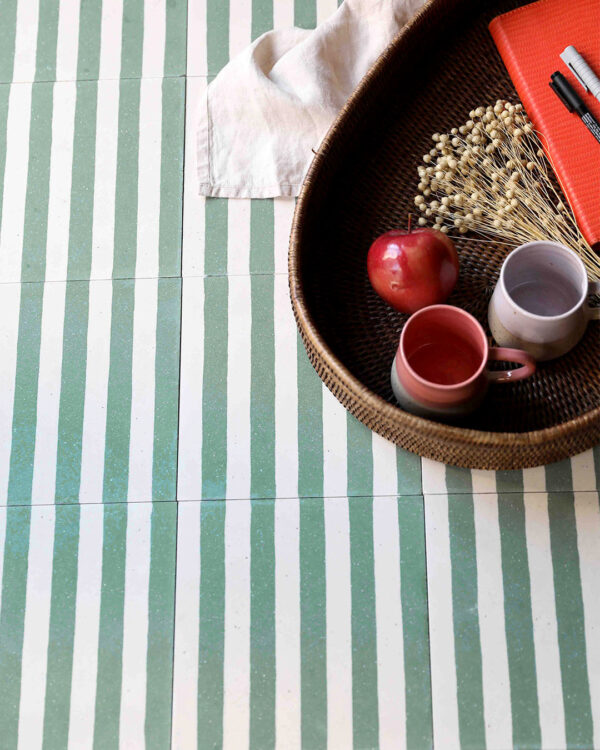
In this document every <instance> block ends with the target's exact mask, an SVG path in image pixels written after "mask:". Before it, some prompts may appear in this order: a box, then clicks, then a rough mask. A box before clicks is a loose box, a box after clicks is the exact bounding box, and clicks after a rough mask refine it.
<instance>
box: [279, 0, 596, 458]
mask: <svg viewBox="0 0 600 750" xmlns="http://www.w3.org/2000/svg"><path fill="white" fill-rule="evenodd" d="M457 5H460V1H459V2H456V0H455V1H454V2H452V0H450V1H448V0H428V1H427V2H426V3H425V4H424V5H423V6H422V7H421V8H420V9H419V10H418V11H417V12H416V13H415V15H414V16H413V17H412V19H411V20H410V21H409V22H408V23H407V24H406V25H405V26H404V27H403V28H402V30H401V31H400V32H399V34H398V35H397V36H396V37H395V38H394V40H393V41H392V42H391V43H390V45H389V46H388V47H387V48H386V50H384V52H383V53H382V54H381V55H380V56H379V58H378V59H377V60H376V61H375V63H374V64H373V66H372V67H371V68H370V70H369V71H368V72H367V74H366V75H365V76H364V78H363V79H362V80H361V82H360V83H359V85H358V87H357V88H356V89H355V90H354V92H353V93H352V94H351V96H350V97H349V99H348V100H347V102H346V103H345V105H344V106H343V108H342V109H341V111H340V113H339V114H338V116H337V118H336V120H335V121H334V123H333V124H332V126H331V127H330V129H329V131H328V132H327V134H326V136H325V137H324V139H323V141H322V142H321V144H320V146H319V149H318V150H317V152H316V154H315V156H314V158H313V160H312V162H311V165H310V167H309V170H308V172H307V174H306V177H305V179H304V182H303V184H302V188H301V190H300V194H299V197H298V200H297V203H296V208H295V211H294V217H293V222H292V229H291V234H290V243H289V254H288V280H289V291H290V298H291V302H292V308H293V312H294V316H295V319H296V323H297V326H298V328H299V330H300V333H301V336H302V339H303V343H304V346H305V347H306V348H307V350H308V353H309V357H310V350H309V346H310V348H312V349H314V350H315V351H316V352H317V353H318V356H319V357H320V358H321V359H322V360H323V364H324V366H325V367H326V368H327V369H328V370H330V371H331V373H332V374H333V375H334V377H335V378H336V379H337V380H339V381H341V384H342V385H343V386H344V387H345V388H346V390H348V391H349V393H350V395H351V396H352V397H353V398H354V399H366V400H367V401H368V402H370V403H369V404H368V405H369V406H370V407H373V408H376V409H377V411H379V412H380V413H381V416H382V418H383V419H386V420H388V421H390V422H394V423H395V424H396V426H397V428H398V429H402V428H406V429H407V430H408V431H410V432H414V433H419V434H420V435H422V436H423V437H424V438H426V437H427V434H428V433H429V434H430V435H431V436H433V434H435V437H436V439H438V440H447V441H448V442H449V443H454V444H461V445H464V446H473V447H476V446H477V447H478V448H483V447H485V446H488V447H489V448H494V447H503V446H506V447H508V446H510V447H512V448H515V449H518V448H520V447H522V448H528V447H533V446H543V445H549V444H553V443H555V442H556V441H557V440H561V439H563V440H564V439H565V438H568V437H573V436H575V435H578V436H579V437H580V439H581V443H582V444H584V443H586V440H585V429H586V427H590V426H591V425H597V424H598V422H600V406H598V407H596V408H594V409H592V410H591V411H589V412H586V413H585V414H582V415H580V416H578V417H575V418H573V419H571V420H569V421H567V422H561V423H559V424H557V425H553V426H552V427H545V428H543V429H539V430H532V431H529V432H490V431H485V430H475V429H472V428H463V427H457V426H454V425H447V424H443V423H440V422H434V421H432V420H429V419H425V418H422V417H418V416H415V415H412V414H410V413H408V412H405V411H404V410H402V409H400V408H399V407H398V406H395V405H393V404H391V403H389V402H387V401H385V400H384V399H383V398H382V397H381V396H379V395H377V394H376V393H374V392H373V391H371V390H370V389H368V388H367V387H366V386H365V385H364V384H363V383H362V382H361V381H360V380H358V378H356V377H355V376H354V375H352V373H351V372H350V371H349V370H348V368H347V367H346V366H345V365H344V364H343V363H342V362H341V360H339V359H338V358H337V357H336V356H335V355H334V354H333V352H332V350H331V349H330V348H329V346H328V345H327V343H326V342H325V340H324V339H323V337H322V336H321V334H320V332H319V330H318V328H317V327H316V325H315V322H314V320H313V318H312V316H311V314H310V312H309V310H308V307H307V305H306V301H305V297H304V292H303V289H302V284H301V282H300V274H299V271H300V259H299V254H300V245H301V240H302V235H303V218H304V215H305V213H306V204H307V201H308V199H309V197H310V192H311V186H312V184H313V182H315V181H316V178H317V177H318V174H319V171H320V170H321V168H322V166H323V164H324V162H325V161H326V157H327V154H328V152H329V150H330V148H331V145H332V143H333V142H334V140H335V138H336V136H337V133H338V130H340V129H341V128H342V127H343V126H344V125H345V124H346V123H347V121H348V120H349V119H350V118H351V117H352V116H353V115H354V111H355V109H356V107H357V103H358V102H360V100H361V99H362V97H363V96H364V94H365V93H366V92H367V91H368V89H369V87H370V85H371V82H372V81H373V79H374V78H376V77H377V76H378V75H380V74H381V73H382V71H383V70H384V69H385V67H386V63H387V60H388V58H389V57H390V55H391V54H392V52H395V51H396V49H397V48H398V47H400V46H401V45H403V44H405V43H406V40H407V39H409V38H410V37H411V35H412V34H414V33H416V32H417V31H418V30H419V28H420V27H421V25H422V24H423V23H425V22H426V21H427V20H428V17H429V16H430V15H431V14H432V13H433V12H434V11H436V12H437V11H438V8H439V6H442V7H443V6H447V7H448V8H452V7H456V6H457ZM310 358H311V361H312V357H310ZM313 366H314V362H313ZM315 369H317V368H315ZM317 372H319V370H318V369H317ZM319 377H321V375H320V373H319ZM321 379H323V378H321ZM326 385H327V387H328V388H329V389H330V390H332V389H331V388H330V387H329V385H328V384H327V383H326ZM334 395H336V398H338V400H340V401H341V399H340V398H339V397H338V396H337V394H335V393H334ZM344 406H345V407H346V408H347V409H349V407H348V405H347V404H344ZM349 410H350V411H352V410H351V409H349ZM358 418H359V419H360V417H358ZM361 421H363V420H361ZM367 426H369V428H370V429H372V430H373V431H375V432H377V429H376V428H374V427H372V426H371V425H367ZM596 443H597V440H596V438H595V437H592V436H591V435H590V441H589V445H588V446H587V447H588V448H589V447H591V446H593V445H595V444H596ZM559 452H560V451H559ZM422 455H424V454H422ZM562 455H563V457H565V458H566V457H568V456H570V455H574V454H572V453H570V452H569V451H568V449H567V447H566V446H565V451H564V453H563V454H562ZM501 463H502V462H501ZM504 463H506V462H504ZM527 465H534V464H529V463H527ZM538 465H539V464H538Z"/></svg>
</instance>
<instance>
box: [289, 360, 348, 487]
mask: <svg viewBox="0 0 600 750" xmlns="http://www.w3.org/2000/svg"><path fill="white" fill-rule="evenodd" d="M302 356H306V355H304V354H302ZM322 391H323V495H324V496H325V497H340V496H341V495H345V494H346V493H347V483H348V471H347V465H348V448H347V443H348V428H347V419H348V417H347V412H346V410H345V409H344V407H343V406H342V405H341V404H340V402H339V401H338V400H337V399H336V397H335V396H334V395H333V393H332V392H331V391H330V390H329V388H327V387H326V386H325V385H324V384H323V386H322ZM298 397H299V398H302V395H301V394H299V395H298Z"/></svg>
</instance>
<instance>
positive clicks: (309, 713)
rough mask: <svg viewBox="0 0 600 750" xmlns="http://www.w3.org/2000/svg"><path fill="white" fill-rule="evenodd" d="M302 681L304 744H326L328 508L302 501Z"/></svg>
mask: <svg viewBox="0 0 600 750" xmlns="http://www.w3.org/2000/svg"><path fill="white" fill-rule="evenodd" d="M300 681H301V711H302V717H301V732H302V748H304V749H305V750H320V748H326V747H327V598H326V579H325V508H324V501H323V499H322V498H315V499H304V500H301V501H300Z"/></svg>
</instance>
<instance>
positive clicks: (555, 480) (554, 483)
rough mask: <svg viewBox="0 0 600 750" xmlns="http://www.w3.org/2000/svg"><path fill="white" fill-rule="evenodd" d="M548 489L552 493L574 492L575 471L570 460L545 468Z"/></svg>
mask: <svg viewBox="0 0 600 750" xmlns="http://www.w3.org/2000/svg"><path fill="white" fill-rule="evenodd" d="M545 472H546V487H547V488H548V490H550V491H552V492H565V491H566V492H571V491H572V490H573V469H572V467H571V460H570V459H569V458H567V459H565V460H564V461H560V462H559V463H556V464H550V465H548V466H546V467H545Z"/></svg>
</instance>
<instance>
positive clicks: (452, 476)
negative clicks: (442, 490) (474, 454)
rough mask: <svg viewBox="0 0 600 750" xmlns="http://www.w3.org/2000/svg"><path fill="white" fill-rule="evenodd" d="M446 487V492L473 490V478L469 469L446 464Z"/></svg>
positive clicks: (469, 492) (467, 491)
mask: <svg viewBox="0 0 600 750" xmlns="http://www.w3.org/2000/svg"><path fill="white" fill-rule="evenodd" d="M446 489H447V491H448V492H456V493H459V492H460V493H462V492H464V493H467V494H469V495H470V494H471V493H472V492H473V480H472V477H471V470H470V469H462V468H461V467H460V466H446Z"/></svg>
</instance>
